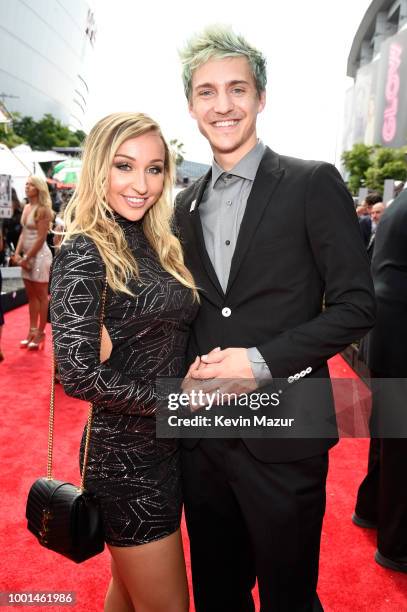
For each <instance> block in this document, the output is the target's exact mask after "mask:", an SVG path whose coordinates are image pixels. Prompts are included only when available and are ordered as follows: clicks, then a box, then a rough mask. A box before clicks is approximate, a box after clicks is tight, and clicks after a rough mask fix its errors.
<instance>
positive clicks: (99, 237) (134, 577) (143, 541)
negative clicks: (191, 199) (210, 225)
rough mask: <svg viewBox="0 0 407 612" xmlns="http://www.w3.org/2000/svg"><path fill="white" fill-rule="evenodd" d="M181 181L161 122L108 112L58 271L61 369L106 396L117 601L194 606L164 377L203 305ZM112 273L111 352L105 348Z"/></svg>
mask: <svg viewBox="0 0 407 612" xmlns="http://www.w3.org/2000/svg"><path fill="white" fill-rule="evenodd" d="M172 183H173V164H172V160H171V156H170V152H169V149H168V146H167V144H166V142H165V140H164V138H163V136H162V134H161V131H160V128H159V126H158V125H157V123H155V122H154V121H153V120H152V119H150V118H149V117H147V116H146V115H143V114H134V113H115V114H112V115H109V116H108V117H105V118H104V119H102V120H101V121H99V122H98V123H97V124H96V125H95V126H94V127H93V129H92V130H91V132H90V134H89V136H88V137H87V140H86V142H85V146H84V151H83V165H82V173H81V178H80V181H79V184H78V186H77V190H76V192H75V194H74V196H73V198H72V200H71V202H70V203H69V204H68V206H67V208H66V211H65V214H64V222H65V230H64V239H63V241H62V245H61V249H60V252H59V253H58V254H57V255H56V258H55V262H54V267H53V273H52V282H51V319H52V329H53V338H54V347H55V353H56V358H57V361H58V367H59V371H60V377H61V382H62V384H63V386H64V389H65V391H66V392H67V393H68V394H69V395H72V396H73V397H78V398H80V399H83V400H88V401H91V402H93V403H94V418H93V424H92V434H91V447H90V450H89V459H88V464H87V468H86V481H87V489H88V490H89V491H91V492H93V493H95V495H96V496H97V498H98V499H99V502H100V504H101V509H102V515H103V522H104V531H105V540H106V543H107V545H108V547H109V550H110V553H111V567H112V579H111V582H110V585H109V588H108V591H107V595H106V600H105V611H106V612H125V611H129V612H130V611H134V610H137V612H186V611H187V610H188V605H189V603H188V588H187V581H186V573H185V562H184V556H183V550H182V542H181V535H180V519H181V503H182V500H181V487H180V465H179V445H178V442H177V440H174V439H157V438H156V433H155V413H156V409H157V407H158V398H157V393H156V379H157V377H182V376H183V375H184V373H185V363H184V362H185V350H186V343H187V340H188V335H189V325H190V323H191V322H192V320H193V318H194V317H195V314H196V311H197V291H196V288H195V285H194V281H193V278H192V276H191V274H190V272H189V271H188V270H187V268H186V267H185V265H184V261H183V255H182V250H181V246H180V243H179V241H178V240H177V238H176V237H175V236H174V235H173V234H172V233H171V229H170V221H171V214H172V211H171V189H172ZM105 282H107V297H106V307H105V316H104V319H103V335H104V338H105V340H106V342H105V343H104V344H105V345H106V346H108V349H109V350H108V354H109V356H107V355H104V356H103V358H102V355H101V354H100V342H99V333H100V314H101V298H102V292H103V289H104V286H105ZM103 352H105V348H104V349H103ZM106 357H107V360H104V359H106ZM82 453H83V443H82Z"/></svg>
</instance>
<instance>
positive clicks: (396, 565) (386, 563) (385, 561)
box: [374, 550, 407, 574]
mask: <svg viewBox="0 0 407 612" xmlns="http://www.w3.org/2000/svg"><path fill="white" fill-rule="evenodd" d="M374 558H375V561H376V563H378V564H379V565H381V566H382V567H385V568H387V569H391V570H394V571H395V572H404V573H405V574H407V558H404V559H399V560H398V561H396V560H394V559H389V557H383V555H382V554H381V553H379V551H378V550H376V553H375V556H374Z"/></svg>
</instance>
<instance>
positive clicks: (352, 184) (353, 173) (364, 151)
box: [342, 143, 373, 195]
mask: <svg viewBox="0 0 407 612" xmlns="http://www.w3.org/2000/svg"><path fill="white" fill-rule="evenodd" d="M372 149H373V147H368V146H367V145H365V144H362V143H357V144H354V145H353V147H352V149H351V150H350V151H344V152H343V153H342V162H343V164H344V166H345V168H346V170H347V171H348V172H349V179H348V186H349V189H350V190H351V192H352V193H353V194H354V195H356V194H357V193H358V191H359V187H362V186H363V185H364V182H365V178H366V171H367V170H368V168H369V167H370V166H371V154H372Z"/></svg>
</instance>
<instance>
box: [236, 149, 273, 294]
mask: <svg viewBox="0 0 407 612" xmlns="http://www.w3.org/2000/svg"><path fill="white" fill-rule="evenodd" d="M283 174H284V170H283V169H281V168H280V164H279V156H278V155H277V154H276V153H274V152H273V151H271V149H269V148H268V147H266V151H265V153H264V155H263V158H262V160H261V162H260V166H259V169H258V171H257V174H256V178H255V180H254V183H253V187H252V190H251V192H250V195H249V198H248V200H247V205H246V210H245V213H244V215H243V219H242V224H241V226H240V230H239V235H238V239H237V243H236V248H235V252H234V254H233V258H232V264H231V268H230V274H229V281H228V286H227V289H226V294H227V293H228V292H229V291H230V289H231V287H232V284H233V282H234V281H235V279H236V276H237V273H238V271H239V268H240V266H241V265H242V262H243V260H244V257H245V255H246V252H247V250H248V248H249V246H250V244H251V243H252V240H253V236H254V233H255V231H256V228H257V226H258V224H259V223H260V221H261V218H262V216H263V214H264V211H265V209H266V207H267V205H268V204H269V202H270V200H271V197H272V195H273V192H274V190H275V189H276V187H277V185H278V183H279V182H280V179H281V177H282V175H283Z"/></svg>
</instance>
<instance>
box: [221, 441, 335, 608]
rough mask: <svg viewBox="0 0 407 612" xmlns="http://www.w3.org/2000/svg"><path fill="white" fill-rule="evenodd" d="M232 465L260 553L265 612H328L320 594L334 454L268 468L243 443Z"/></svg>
mask: <svg viewBox="0 0 407 612" xmlns="http://www.w3.org/2000/svg"><path fill="white" fill-rule="evenodd" d="M230 462H231V464H233V465H234V467H235V474H234V478H233V481H232V486H233V490H234V491H235V494H236V497H237V499H238V502H239V505H240V507H241V510H242V514H243V516H244V520H245V522H246V525H247V528H248V530H249V532H250V537H251V541H252V545H253V548H254V554H255V559H256V573H257V579H258V584H259V592H260V602H261V612H288V611H289V612H310V611H316V610H322V606H321V604H320V602H319V599H318V596H317V593H316V588H317V582H318V564H319V546H320V537H321V529H322V520H323V516H324V512H325V484H326V476H327V470H328V454H327V453H326V454H324V455H319V456H316V457H311V458H309V459H303V460H301V461H295V462H292V463H262V462H260V461H258V460H257V459H255V458H254V457H253V456H252V455H251V454H250V452H249V451H248V450H247V449H246V447H245V446H244V444H243V443H242V442H241V443H240V448H239V449H236V452H235V453H234V454H233V453H232V454H231V456H230ZM249 473H250V478H248V477H247V476H248V474H249Z"/></svg>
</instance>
